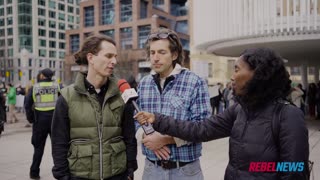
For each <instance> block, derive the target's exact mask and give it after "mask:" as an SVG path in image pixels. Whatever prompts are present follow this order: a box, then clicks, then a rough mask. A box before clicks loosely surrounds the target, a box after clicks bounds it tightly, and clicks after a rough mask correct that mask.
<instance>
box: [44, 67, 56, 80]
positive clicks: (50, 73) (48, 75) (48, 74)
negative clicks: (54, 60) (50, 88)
mask: <svg viewBox="0 0 320 180" xmlns="http://www.w3.org/2000/svg"><path fill="white" fill-rule="evenodd" d="M41 74H43V75H44V76H45V77H46V78H49V79H51V78H52V76H53V74H54V73H53V71H51V69H49V68H45V69H43V70H42V71H41Z"/></svg>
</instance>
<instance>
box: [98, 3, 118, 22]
mask: <svg viewBox="0 0 320 180" xmlns="http://www.w3.org/2000/svg"><path fill="white" fill-rule="evenodd" d="M101 10H102V13H101V24H113V23H114V15H115V13H114V0H102V2H101Z"/></svg>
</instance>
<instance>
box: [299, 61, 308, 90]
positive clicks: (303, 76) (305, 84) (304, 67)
mask: <svg viewBox="0 0 320 180" xmlns="http://www.w3.org/2000/svg"><path fill="white" fill-rule="evenodd" d="M300 71H301V82H302V85H303V87H304V88H306V87H308V67H307V65H306V64H302V65H301V66H300Z"/></svg>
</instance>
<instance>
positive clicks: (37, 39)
mask: <svg viewBox="0 0 320 180" xmlns="http://www.w3.org/2000/svg"><path fill="white" fill-rule="evenodd" d="M79 2H80V0H0V67H1V69H0V71H1V73H0V74H1V75H0V76H1V79H2V80H4V81H6V82H12V83H14V84H18V83H19V84H21V85H23V86H26V85H28V84H29V83H30V82H34V80H35V78H36V76H37V74H38V72H39V71H40V70H42V69H44V68H51V69H52V70H53V71H55V79H57V80H61V79H64V57H65V49H66V41H65V37H66V35H65V31H66V30H68V29H74V28H78V24H79V23H78V22H79V15H78V14H79Z"/></svg>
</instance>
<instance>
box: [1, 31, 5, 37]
mask: <svg viewBox="0 0 320 180" xmlns="http://www.w3.org/2000/svg"><path fill="white" fill-rule="evenodd" d="M3 36H5V32H4V29H0V37H3Z"/></svg>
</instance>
